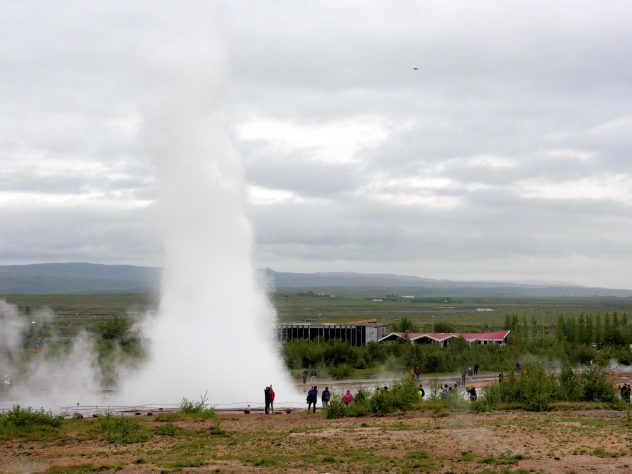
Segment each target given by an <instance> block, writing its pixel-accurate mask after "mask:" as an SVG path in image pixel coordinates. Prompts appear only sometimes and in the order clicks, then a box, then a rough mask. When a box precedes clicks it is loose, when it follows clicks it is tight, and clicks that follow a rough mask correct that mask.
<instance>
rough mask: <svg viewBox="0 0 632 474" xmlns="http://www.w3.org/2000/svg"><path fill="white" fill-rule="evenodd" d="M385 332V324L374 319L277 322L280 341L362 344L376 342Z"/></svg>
mask: <svg viewBox="0 0 632 474" xmlns="http://www.w3.org/2000/svg"><path fill="white" fill-rule="evenodd" d="M385 333H386V325H385V324H378V323H377V322H376V321H375V320H366V321H353V322H350V323H342V324H329V323H319V324H315V323H307V322H301V323H287V324H277V337H278V339H279V340H280V341H291V340H293V339H309V340H311V341H334V340H338V341H342V342H348V343H349V344H351V345H352V346H364V345H366V344H368V343H369V342H378V341H379V340H380V339H381V338H382V337H383V336H384V334H385Z"/></svg>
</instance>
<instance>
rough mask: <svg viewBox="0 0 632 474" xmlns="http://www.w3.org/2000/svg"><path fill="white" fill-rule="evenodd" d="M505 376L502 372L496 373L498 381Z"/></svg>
mask: <svg viewBox="0 0 632 474" xmlns="http://www.w3.org/2000/svg"><path fill="white" fill-rule="evenodd" d="M504 378H505V376H504V374H503V373H502V372H501V373H499V374H498V383H502V382H503V379H504Z"/></svg>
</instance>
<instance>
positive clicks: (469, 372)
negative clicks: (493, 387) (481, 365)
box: [467, 367, 474, 377]
mask: <svg viewBox="0 0 632 474" xmlns="http://www.w3.org/2000/svg"><path fill="white" fill-rule="evenodd" d="M467 375H469V376H470V377H472V375H474V369H472V367H470V368H469V369H467Z"/></svg>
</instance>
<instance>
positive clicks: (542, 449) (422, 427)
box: [0, 410, 632, 473]
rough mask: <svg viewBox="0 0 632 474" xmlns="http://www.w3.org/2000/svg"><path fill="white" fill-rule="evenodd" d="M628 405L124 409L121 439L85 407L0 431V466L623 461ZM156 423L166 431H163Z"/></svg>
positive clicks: (533, 465)
mask: <svg viewBox="0 0 632 474" xmlns="http://www.w3.org/2000/svg"><path fill="white" fill-rule="evenodd" d="M629 413H630V412H629V411H628V412H626V411H615V410H579V411H577V410H574V411H552V412H547V413H542V414H534V413H526V412H522V411H512V412H495V413H482V414H478V413H473V412H469V411H436V410H434V411H433V410H422V411H420V410H416V411H413V412H409V413H407V414H402V415H397V416H388V417H378V418H375V417H367V418H353V419H349V418H347V419H338V420H328V419H326V418H325V417H324V416H323V414H322V413H318V412H317V413H316V414H315V415H313V414H308V413H306V412H305V411H293V412H291V413H289V414H287V413H285V412H282V413H278V414H275V415H268V416H266V415H263V414H259V413H251V414H244V413H230V412H224V413H218V415H217V417H216V418H214V419H210V420H189V419H171V420H167V421H159V420H158V417H156V416H146V415H142V416H137V417H134V421H135V422H137V423H138V424H139V425H140V426H141V427H144V428H146V429H147V430H149V432H151V437H150V438H149V440H147V441H143V442H137V443H131V444H115V443H109V442H108V441H106V440H105V439H104V438H103V435H102V433H101V432H100V431H99V430H98V419H93V418H89V419H84V420H72V421H67V422H66V423H65V424H64V426H63V427H62V428H61V431H60V432H59V433H57V434H55V435H54V436H52V437H50V436H49V437H44V438H45V439H43V440H37V441H35V440H32V439H25V438H13V439H4V440H0V472H75V473H77V472H96V471H100V472H110V471H119V472H135V473H140V472H170V471H186V472H192V471H196V472H288V473H298V472H300V473H309V472H320V473H325V472H331V473H334V472H551V473H570V472H576V473H581V472H592V473H602V472H612V473H632V420H630V414H629ZM166 425H169V427H173V431H174V432H173V433H171V434H165V432H167V431H169V430H165V429H164V426H166ZM161 427H163V428H161ZM156 430H158V431H156ZM161 430H162V431H161ZM160 433H162V434H160ZM31 438H32V437H31Z"/></svg>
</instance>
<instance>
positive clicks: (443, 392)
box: [441, 384, 450, 400]
mask: <svg viewBox="0 0 632 474" xmlns="http://www.w3.org/2000/svg"><path fill="white" fill-rule="evenodd" d="M449 394H450V391H449V390H448V384H445V385H444V386H443V388H442V389H441V398H443V399H444V400H447V399H448V395H449Z"/></svg>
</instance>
